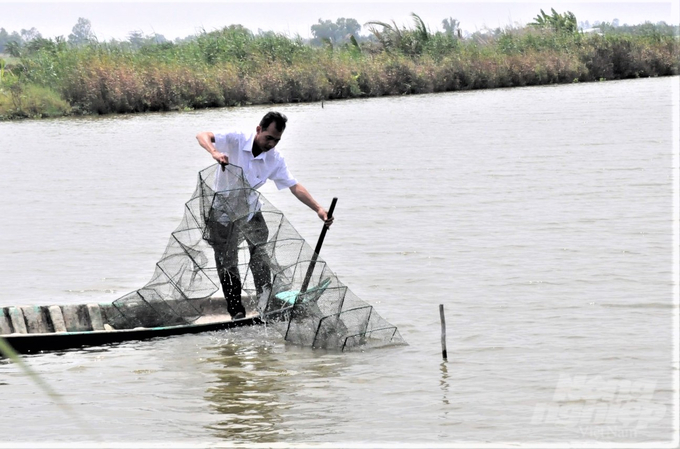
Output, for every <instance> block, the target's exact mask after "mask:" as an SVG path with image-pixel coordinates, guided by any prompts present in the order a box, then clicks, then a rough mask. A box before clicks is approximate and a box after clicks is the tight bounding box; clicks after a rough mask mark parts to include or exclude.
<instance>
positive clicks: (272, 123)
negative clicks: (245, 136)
mask: <svg viewBox="0 0 680 449" xmlns="http://www.w3.org/2000/svg"><path fill="white" fill-rule="evenodd" d="M287 121H288V118H286V116H285V115H283V114H281V113H280V112H273V111H272V112H267V114H265V116H264V117H262V120H260V124H259V125H258V127H257V133H256V134H255V144H256V145H257V146H258V147H259V148H260V149H261V150H262V151H269V150H271V149H272V148H274V147H275V146H276V144H277V143H279V141H280V140H281V136H282V135H283V131H284V130H285V129H286V122H287Z"/></svg>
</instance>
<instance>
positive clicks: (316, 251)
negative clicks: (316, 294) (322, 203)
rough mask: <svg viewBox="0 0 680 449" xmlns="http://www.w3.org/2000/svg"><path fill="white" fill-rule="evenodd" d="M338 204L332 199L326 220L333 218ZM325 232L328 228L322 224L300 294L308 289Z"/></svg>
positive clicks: (336, 200)
mask: <svg viewBox="0 0 680 449" xmlns="http://www.w3.org/2000/svg"><path fill="white" fill-rule="evenodd" d="M337 202H338V199H337V198H333V201H331V207H330V208H329V209H328V214H327V218H331V217H332V216H333V211H334V210H335V203H337ZM326 231H328V226H327V225H326V224H325V223H324V225H323V228H321V235H319V240H318V241H317V242H316V248H315V249H314V254H313V255H312V261H311V262H310V263H309V267H308V268H307V274H306V275H305V279H304V281H303V282H302V288H300V294H303V293H304V292H306V291H307V287H309V281H310V280H311V279H312V272H313V271H314V266H315V265H316V260H317V259H318V258H319V253H320V252H321V245H323V239H324V238H326Z"/></svg>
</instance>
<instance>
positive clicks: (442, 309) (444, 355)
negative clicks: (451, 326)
mask: <svg viewBox="0 0 680 449" xmlns="http://www.w3.org/2000/svg"><path fill="white" fill-rule="evenodd" d="M439 318H440V319H441V322H442V357H443V358H444V360H446V318H445V317H444V304H439Z"/></svg>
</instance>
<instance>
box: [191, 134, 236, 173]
mask: <svg viewBox="0 0 680 449" xmlns="http://www.w3.org/2000/svg"><path fill="white" fill-rule="evenodd" d="M196 140H198V144H199V145H200V146H202V147H203V148H205V149H206V151H207V152H208V153H210V155H211V156H212V158H213V159H215V160H216V161H217V162H219V163H220V164H222V165H223V166H224V165H228V164H229V158H228V157H227V155H226V154H224V153H220V152H219V151H217V148H215V145H214V143H213V142H215V134H213V133H211V132H209V131H204V132H200V133H198V134H196Z"/></svg>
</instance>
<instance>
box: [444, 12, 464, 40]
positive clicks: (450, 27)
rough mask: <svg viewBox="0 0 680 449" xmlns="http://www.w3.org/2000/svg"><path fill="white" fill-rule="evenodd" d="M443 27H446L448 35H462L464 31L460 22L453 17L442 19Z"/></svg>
mask: <svg viewBox="0 0 680 449" xmlns="http://www.w3.org/2000/svg"><path fill="white" fill-rule="evenodd" d="M442 27H443V28H444V33H445V34H446V35H448V36H453V37H456V36H457V37H461V36H462V32H461V30H460V22H459V21H458V20H456V19H454V18H453V17H449V18H448V19H444V20H442Z"/></svg>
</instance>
